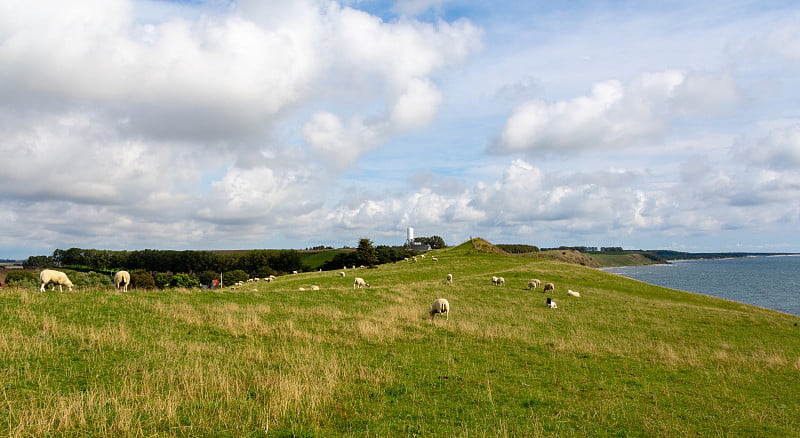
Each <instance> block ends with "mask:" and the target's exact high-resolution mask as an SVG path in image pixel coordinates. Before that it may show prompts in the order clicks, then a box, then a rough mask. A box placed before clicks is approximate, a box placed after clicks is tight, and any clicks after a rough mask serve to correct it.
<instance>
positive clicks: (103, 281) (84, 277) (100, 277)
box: [68, 271, 111, 287]
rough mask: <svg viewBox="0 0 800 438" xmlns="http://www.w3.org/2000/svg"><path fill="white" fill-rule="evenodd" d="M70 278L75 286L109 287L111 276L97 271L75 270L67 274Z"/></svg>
mask: <svg viewBox="0 0 800 438" xmlns="http://www.w3.org/2000/svg"><path fill="white" fill-rule="evenodd" d="M68 276H69V277H70V280H72V283H73V284H74V285H75V286H76V287H79V286H80V287H109V286H110V285H111V278H110V277H109V276H108V275H105V274H100V273H98V272H94V271H91V272H76V273H74V274H68Z"/></svg>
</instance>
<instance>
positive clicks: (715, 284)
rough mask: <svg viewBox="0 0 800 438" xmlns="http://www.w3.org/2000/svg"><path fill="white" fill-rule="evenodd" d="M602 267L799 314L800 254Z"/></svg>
mask: <svg viewBox="0 0 800 438" xmlns="http://www.w3.org/2000/svg"><path fill="white" fill-rule="evenodd" d="M603 270H605V271H608V272H613V273H615V274H619V275H622V276H624V277H628V278H633V279H635V280H640V281H644V282H645V283H650V284H655V285H657V286H664V287H668V288H670V289H678V290H683V291H688V292H695V293H699V294H703V295H710V296H714V297H719V298H724V299H726V300H731V301H736V302H739V303H744V304H751V305H754V306H758V307H764V308H767V309H772V310H777V311H779V312H784V313H789V314H792V315H797V316H800V255H785V256H777V255H776V256H756V257H740V258H729V259H710V260H678V261H673V262H670V263H669V264H665V265H646V266H623V267H615V268H604V269H603Z"/></svg>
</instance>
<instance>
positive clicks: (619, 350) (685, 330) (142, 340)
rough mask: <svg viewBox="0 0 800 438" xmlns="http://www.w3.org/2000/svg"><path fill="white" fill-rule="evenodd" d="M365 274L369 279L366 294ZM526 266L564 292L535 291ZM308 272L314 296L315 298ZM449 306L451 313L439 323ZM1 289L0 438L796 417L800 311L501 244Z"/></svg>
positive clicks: (715, 430) (482, 432)
mask: <svg viewBox="0 0 800 438" xmlns="http://www.w3.org/2000/svg"><path fill="white" fill-rule="evenodd" d="M431 255H435V256H436V257H437V258H438V260H439V261H438V262H434V261H432V260H431ZM448 273H452V274H453V276H454V283H453V284H452V285H448V284H446V283H445V281H444V278H445V276H446V274H448ZM493 275H499V276H503V277H505V279H506V285H505V286H504V287H495V286H492V285H491V282H490V278H491V276H493ZM355 276H361V277H363V278H365V279H366V280H367V281H368V282H369V283H371V284H372V288H370V289H358V290H356V289H353V285H352V282H353V278H354V277H355ZM530 278H539V279H541V280H542V281H543V282H553V283H555V285H556V291H555V292H554V293H551V294H548V295H545V294H543V293H542V292H540V291H528V290H527V288H526V284H527V282H528V280H529V279H530ZM311 285H317V286H319V287H320V290H318V291H310V290H306V291H300V290H299V288H301V287H302V288H306V289H308V288H310V286H311ZM567 289H573V290H577V291H580V292H581V295H582V296H581V297H580V298H572V297H566V296H564V292H565V291H566V290H567ZM546 296H550V297H553V298H554V299H555V300H556V301H557V302H558V305H559V308H558V309H547V308H545V306H544V302H545V297H546ZM438 297H445V298H448V299H449V300H450V303H451V306H452V309H451V310H452V311H451V314H450V316H449V320H445V319H444V318H441V317H437V319H436V320H435V321H433V322H431V321H429V320H428V319H427V317H428V315H427V310H428V306H430V303H431V302H432V301H433V300H434V299H435V298H438ZM0 300H2V301H3V308H2V309H3V310H2V311H1V313H0V381H2V382H3V392H2V397H3V403H0V433H2V434H3V435H5V436H47V435H58V436H78V435H80V436H123V435H124V436H129V435H147V436H150V435H161V436H208V435H214V436H533V437H535V436H559V437H565V436H566V437H569V436H612V435H613V436H659V437H661V436H685V435H701V436H708V435H715V436H730V435H741V436H797V431H798V430H800V404H799V403H797V394H798V393H800V327H798V323H800V317H795V316H790V315H786V314H781V313H778V312H773V311H769V310H765V309H760V308H754V307H750V306H747V305H743V304H738V303H733V302H729V301H724V300H720V299H717V298H713V297H707V296H701V295H696V294H690V293H685V292H678V291H674V290H669V289H664V288H661V287H656V286H650V285H646V284H643V283H640V282H637V281H634V280H629V279H626V278H622V277H619V276H615V275H613V274H609V273H606V272H602V271H599V270H596V269H593V268H590V267H587V266H581V265H579V264H568V263H564V262H561V261H557V260H549V259H546V258H542V257H533V258H527V257H514V256H510V255H507V254H504V253H503V252H502V251H501V250H500V251H498V250H497V249H496V248H493V246H492V245H491V244H489V243H488V242H485V241H482V242H478V243H475V242H466V243H465V244H462V245H459V246H457V247H452V248H448V249H445V250H437V251H433V252H432V253H431V254H430V255H428V257H426V258H424V259H421V260H420V261H419V262H417V263H413V262H400V263H395V264H390V265H383V266H380V267H379V268H377V269H366V270H356V271H352V270H347V276H346V277H345V278H341V277H339V276H337V275H336V273H334V272H311V273H303V274H298V275H290V276H284V277H280V278H278V279H277V280H276V281H275V282H273V283H271V284H267V283H263V282H260V283H247V284H246V285H245V286H244V287H242V288H239V289H238V290H236V291H229V290H228V291H221V292H220V291H199V290H195V291H169V292H160V291H159V292H156V291H138V290H137V291H133V292H129V293H127V294H121V293H117V292H114V291H111V290H83V291H76V292H72V293H67V292H64V293H53V292H46V293H39V292H38V291H34V290H13V289H12V290H3V291H1V292H0Z"/></svg>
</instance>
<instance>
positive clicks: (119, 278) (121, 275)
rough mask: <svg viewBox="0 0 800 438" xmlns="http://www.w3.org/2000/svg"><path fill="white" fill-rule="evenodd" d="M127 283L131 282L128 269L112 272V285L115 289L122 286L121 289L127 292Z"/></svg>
mask: <svg viewBox="0 0 800 438" xmlns="http://www.w3.org/2000/svg"><path fill="white" fill-rule="evenodd" d="M129 284H131V274H130V273H128V271H119V272H117V273H116V274H114V287H116V288H117V290H119V288H120V286H122V291H123V292H127V291H128V285H129Z"/></svg>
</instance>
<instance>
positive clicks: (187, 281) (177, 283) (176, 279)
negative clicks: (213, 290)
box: [169, 274, 200, 289]
mask: <svg viewBox="0 0 800 438" xmlns="http://www.w3.org/2000/svg"><path fill="white" fill-rule="evenodd" d="M169 285H170V286H172V287H182V288H186V289H191V288H193V287H200V281H199V280H198V279H197V278H196V277H194V276H192V275H189V274H175V275H173V276H172V280H170V282H169Z"/></svg>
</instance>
